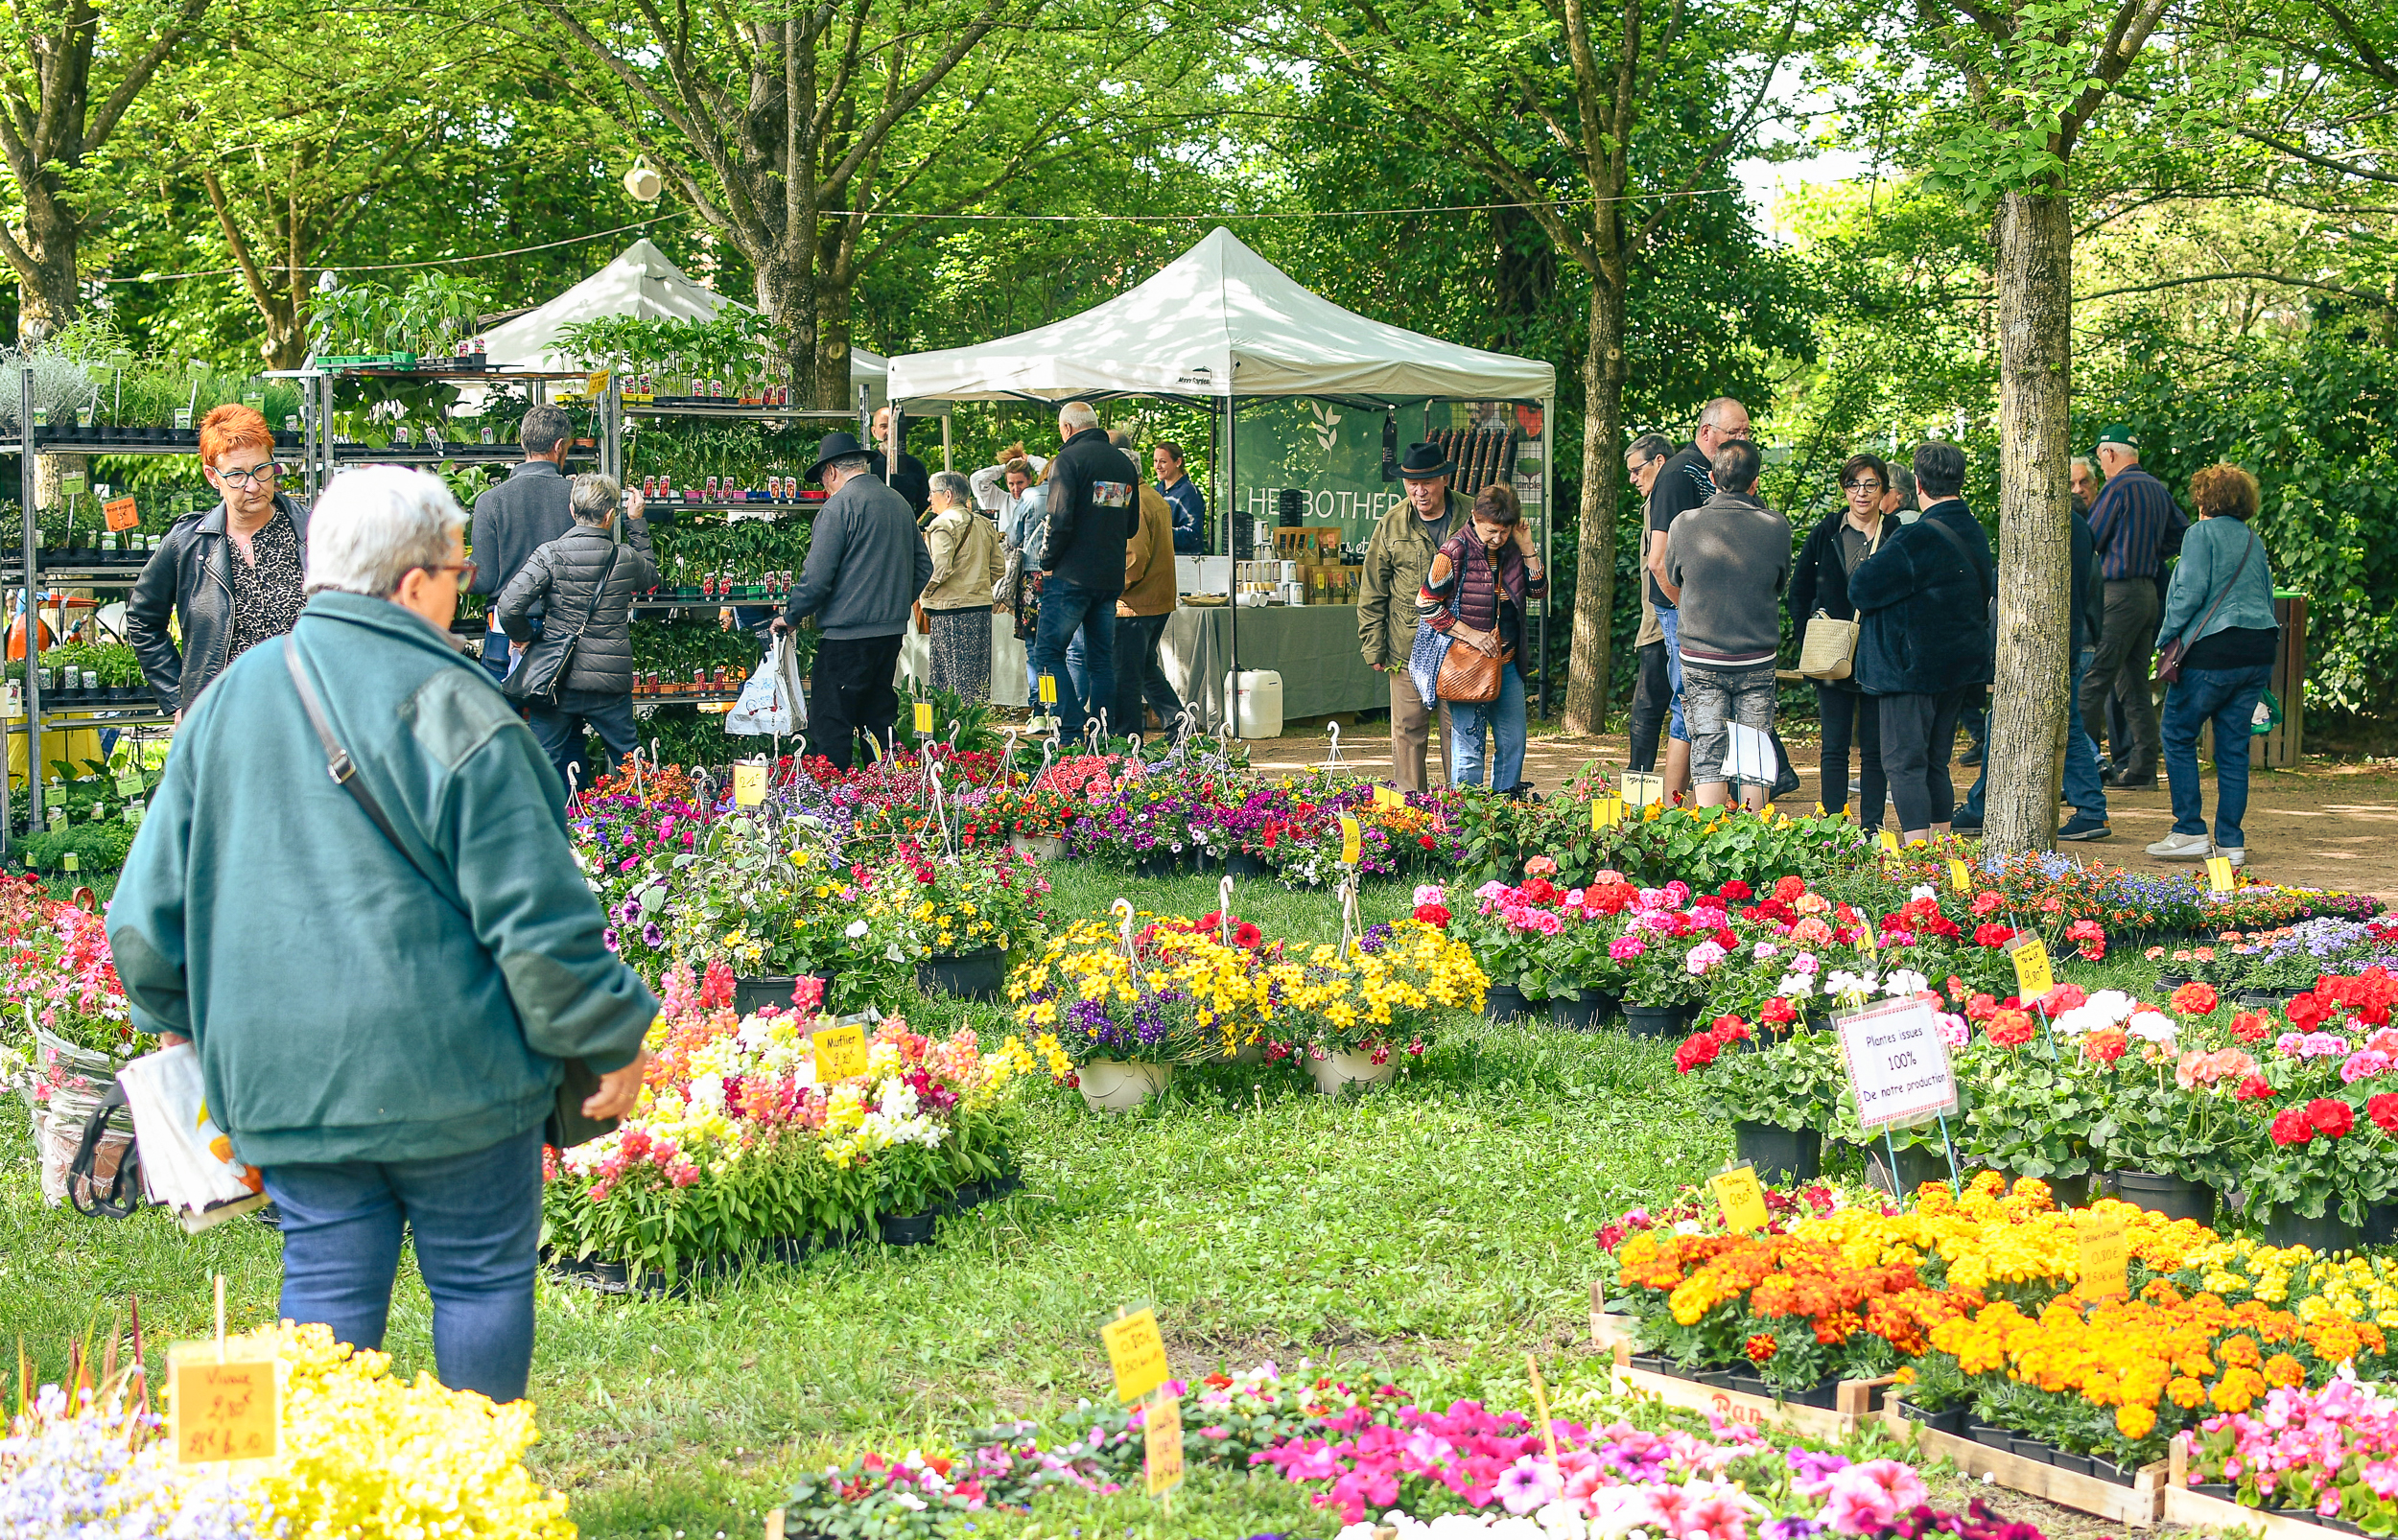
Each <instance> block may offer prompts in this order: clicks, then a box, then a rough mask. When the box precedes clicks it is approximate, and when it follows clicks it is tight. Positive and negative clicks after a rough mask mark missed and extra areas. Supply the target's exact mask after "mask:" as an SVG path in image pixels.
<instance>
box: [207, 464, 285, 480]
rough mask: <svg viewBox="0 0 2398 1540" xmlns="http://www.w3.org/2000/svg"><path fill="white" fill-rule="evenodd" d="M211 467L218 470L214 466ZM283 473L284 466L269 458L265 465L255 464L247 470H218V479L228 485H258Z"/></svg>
mask: <svg viewBox="0 0 2398 1540" xmlns="http://www.w3.org/2000/svg"><path fill="white" fill-rule="evenodd" d="M210 469H211V470H216V468H215V467H214V466H211V467H210ZM282 474H283V467H282V466H280V465H277V464H276V463H275V462H274V461H272V460H269V461H268V462H267V463H266V464H264V465H253V466H251V467H250V468H249V469H248V470H247V471H216V476H217V479H219V480H221V481H223V482H224V483H225V484H226V485H227V486H256V485H257V484H259V483H260V482H262V481H271V480H273V479H274V478H276V477H278V476H281V475H282Z"/></svg>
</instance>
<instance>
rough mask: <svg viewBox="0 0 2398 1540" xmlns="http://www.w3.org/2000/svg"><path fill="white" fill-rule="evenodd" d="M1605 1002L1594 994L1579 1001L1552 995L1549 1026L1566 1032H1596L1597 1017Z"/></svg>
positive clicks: (1604, 1006)
mask: <svg viewBox="0 0 2398 1540" xmlns="http://www.w3.org/2000/svg"><path fill="white" fill-rule="evenodd" d="M1606 1008H1607V1002H1606V1001H1605V1000H1603V999H1601V998H1600V997H1599V996H1597V995H1595V994H1585V995H1584V996H1583V997H1582V998H1581V999H1579V1000H1569V999H1567V998H1566V997H1565V996H1563V995H1562V994H1559V995H1554V996H1552V997H1551V998H1550V1000H1549V1025H1551V1026H1553V1027H1558V1028H1561V1029H1563V1031H1566V1032H1596V1031H1597V1030H1598V1026H1599V1015H1600V1013H1601V1012H1602V1011H1604V1010H1605V1009H1606Z"/></svg>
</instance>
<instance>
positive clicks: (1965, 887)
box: [1948, 858, 1973, 893]
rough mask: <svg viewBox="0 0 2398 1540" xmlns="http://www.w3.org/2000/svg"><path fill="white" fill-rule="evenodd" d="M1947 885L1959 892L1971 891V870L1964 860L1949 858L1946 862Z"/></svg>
mask: <svg viewBox="0 0 2398 1540" xmlns="http://www.w3.org/2000/svg"><path fill="white" fill-rule="evenodd" d="M1948 885H1949V886H1950V887H1952V888H1954V889H1956V890H1957V891H1958V892H1959V893H1971V892H1972V891H1973V871H1972V869H1971V868H1969V867H1967V866H1966V865H1965V863H1964V862H1963V861H1960V860H1956V859H1954V858H1951V859H1950V861H1949V863H1948Z"/></svg>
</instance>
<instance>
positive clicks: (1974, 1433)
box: [1965, 1421, 2015, 1454]
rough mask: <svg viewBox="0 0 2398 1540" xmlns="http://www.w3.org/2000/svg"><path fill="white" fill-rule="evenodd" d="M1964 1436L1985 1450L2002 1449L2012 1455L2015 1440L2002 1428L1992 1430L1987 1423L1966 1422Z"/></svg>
mask: <svg viewBox="0 0 2398 1540" xmlns="http://www.w3.org/2000/svg"><path fill="white" fill-rule="evenodd" d="M1965 1436H1966V1437H1968V1438H1971V1439H1972V1440H1973V1441H1974V1442H1975V1443H1977V1444H1980V1445H1981V1446H1982V1447H1984V1448H1985V1449H2003V1450H2006V1451H2007V1452H2008V1453H2009V1454H2012V1453H2014V1448H2015V1440H2014V1438H2013V1436H2012V1435H2010V1434H2009V1433H2008V1432H2007V1430H2006V1429H2004V1428H1993V1427H1991V1426H1990V1425H1989V1424H1988V1423H1987V1422H1973V1421H1967V1422H1966V1424H1965Z"/></svg>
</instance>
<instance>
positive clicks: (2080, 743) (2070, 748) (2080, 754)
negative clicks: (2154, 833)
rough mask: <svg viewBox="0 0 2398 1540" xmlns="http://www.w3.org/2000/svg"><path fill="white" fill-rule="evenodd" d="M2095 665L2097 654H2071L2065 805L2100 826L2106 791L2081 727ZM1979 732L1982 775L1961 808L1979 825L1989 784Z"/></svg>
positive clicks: (2094, 748) (2094, 747)
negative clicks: (2086, 684)
mask: <svg viewBox="0 0 2398 1540" xmlns="http://www.w3.org/2000/svg"><path fill="white" fill-rule="evenodd" d="M2097 661H2098V654H2097V653H2095V652H2093V651H2091V650H2090V649H2089V648H2087V647H2084V648H2083V649H2082V650H2081V651H2080V652H2078V653H2076V654H2074V660H2073V692H2072V695H2071V697H2070V698H2069V699H2068V701H2067V702H2066V706H2065V713H2066V714H2065V801H2067V802H2069V803H2071V804H2072V805H2073V812H2074V816H2075V817H2076V818H2095V819H2097V820H2098V821H2099V822H2100V823H2102V824H2103V823H2104V822H2106V791H2105V789H2104V787H2103V786H2101V785H2100V784H2099V759H2098V745H2096V744H2094V743H2092V742H2091V741H2090V735H2089V734H2088V733H2087V732H2086V731H2084V730H2083V728H2082V726H2081V682H2082V681H2083V680H2084V679H2087V678H2089V677H2090V665H2092V664H2093V663H2095V662H2097ZM1982 732H1983V744H1984V752H1983V755H1982V773H1981V774H1980V775H1978V776H1976V777H1974V778H1973V789H1972V790H1971V791H1968V792H1966V793H1965V805H1964V811H1965V812H1966V813H1967V814H1969V815H1970V816H1971V818H1972V820H1973V822H1975V823H1977V824H1978V823H1980V822H1982V792H1983V788H1984V787H1986V786H1987V785H1988V784H1989V783H1990V757H1989V753H1988V741H1989V729H1988V728H1987V727H1985V728H1984V729H1983V730H1982Z"/></svg>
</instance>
